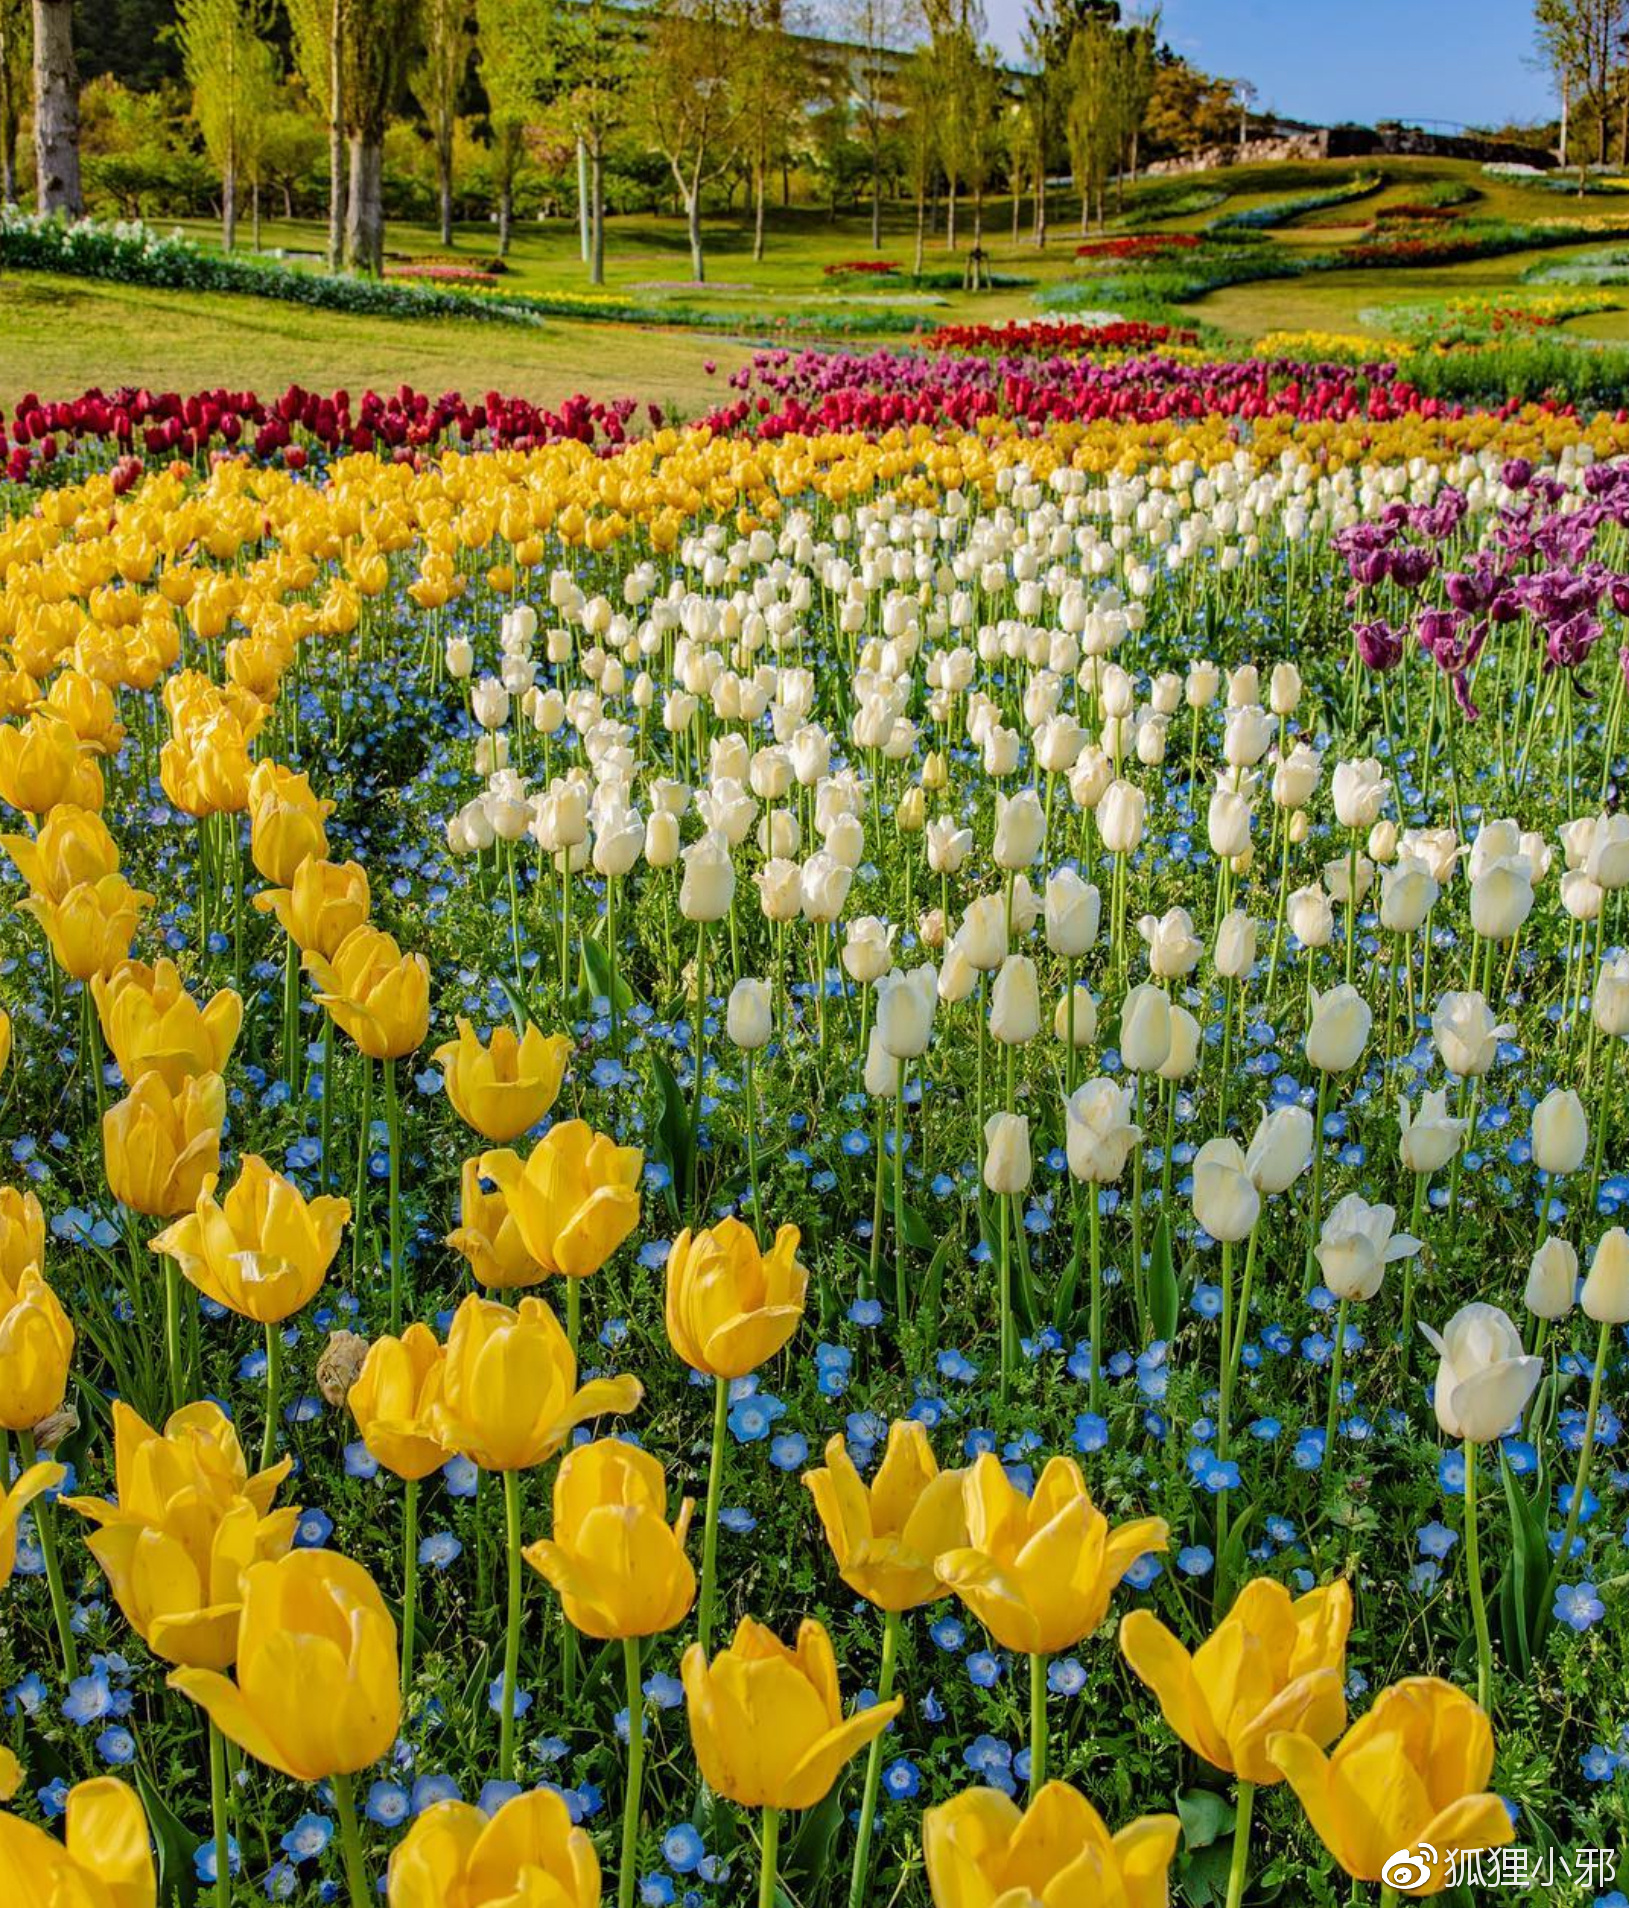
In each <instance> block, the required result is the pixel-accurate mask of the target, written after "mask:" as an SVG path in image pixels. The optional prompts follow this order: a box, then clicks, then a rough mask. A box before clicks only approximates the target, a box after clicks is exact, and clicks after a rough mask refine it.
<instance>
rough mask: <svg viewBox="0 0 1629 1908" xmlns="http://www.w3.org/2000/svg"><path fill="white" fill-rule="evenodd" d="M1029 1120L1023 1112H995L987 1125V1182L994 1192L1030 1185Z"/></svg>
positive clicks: (1012, 1190) (1013, 1191)
mask: <svg viewBox="0 0 1629 1908" xmlns="http://www.w3.org/2000/svg"><path fill="white" fill-rule="evenodd" d="M1029 1180H1030V1158H1029V1121H1028V1119H1027V1118H1025V1116H1024V1115H1023V1114H1022V1113H992V1114H991V1115H990V1117H989V1119H987V1120H986V1121H985V1123H984V1183H985V1185H986V1186H987V1187H988V1188H989V1189H990V1191H991V1192H993V1193H1021V1192H1024V1191H1025V1190H1026V1189H1027V1188H1028V1186H1029Z"/></svg>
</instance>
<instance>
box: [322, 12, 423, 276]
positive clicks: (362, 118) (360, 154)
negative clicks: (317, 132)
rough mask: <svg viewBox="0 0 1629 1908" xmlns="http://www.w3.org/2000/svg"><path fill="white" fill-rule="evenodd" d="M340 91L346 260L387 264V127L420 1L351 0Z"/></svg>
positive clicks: (355, 267)
mask: <svg viewBox="0 0 1629 1908" xmlns="http://www.w3.org/2000/svg"><path fill="white" fill-rule="evenodd" d="M346 13H347V22H346V32H345V36H344V42H345V43H344V49H343V52H344V64H343V72H342V75H341V83H340V93H341V97H342V99H343V100H344V107H345V136H346V141H347V143H348V146H349V148H350V162H351V163H350V173H349V178H348V180H347V184H346V203H345V264H346V267H347V269H348V270H350V271H360V272H369V273H371V274H373V275H374V276H375V277H377V276H378V275H379V274H380V273H382V272H383V271H384V269H385V200H384V184H385V179H384V171H385V127H386V124H387V123H388V121H389V119H390V114H391V110H392V108H393V107H394V106H395V104H396V98H397V94H398V93H399V92H400V90H401V84H402V75H403V73H404V72H405V71H406V67H407V61H408V56H409V54H410V53H411V51H412V46H413V37H414V28H415V25H416V22H417V15H418V0H349V4H348V6H347V9H346Z"/></svg>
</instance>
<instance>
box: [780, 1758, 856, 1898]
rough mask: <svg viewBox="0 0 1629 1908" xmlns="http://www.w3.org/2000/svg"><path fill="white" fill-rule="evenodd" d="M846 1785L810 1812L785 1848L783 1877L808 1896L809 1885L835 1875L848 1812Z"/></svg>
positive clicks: (803, 1818)
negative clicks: (844, 1822)
mask: <svg viewBox="0 0 1629 1908" xmlns="http://www.w3.org/2000/svg"><path fill="white" fill-rule="evenodd" d="M844 1787H845V1785H844V1784H843V1783H841V1782H839V1783H837V1784H836V1786H835V1787H834V1788H833V1789H832V1791H831V1793H830V1794H829V1795H828V1796H827V1797H826V1799H825V1801H824V1802H821V1803H819V1804H818V1805H817V1806H816V1807H814V1808H812V1809H806V1810H805V1811H804V1813H803V1817H802V1820H801V1821H800V1822H799V1824H798V1830H797V1833H796V1834H795V1835H794V1836H793V1837H792V1838H791V1840H790V1841H789V1842H786V1843H783V1845H782V1848H781V1859H780V1873H781V1875H782V1876H784V1877H785V1879H786V1880H787V1881H788V1882H792V1883H796V1884H797V1885H798V1892H799V1893H800V1894H804V1893H807V1892H808V1886H809V1884H811V1883H813V1882H817V1881H819V1880H820V1879H821V1878H822V1877H823V1876H826V1875H829V1874H831V1873H832V1872H833V1871H834V1869H835V1867H836V1863H837V1856H836V1848H837V1837H838V1835H839V1833H840V1832H841V1830H842V1827H843V1821H844V1817H845V1815H846V1813H847V1811H846V1810H845V1809H844V1807H843V1790H844Z"/></svg>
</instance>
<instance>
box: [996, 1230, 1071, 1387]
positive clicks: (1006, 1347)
mask: <svg viewBox="0 0 1629 1908" xmlns="http://www.w3.org/2000/svg"><path fill="white" fill-rule="evenodd" d="M1007 1220H1008V1209H1007V1199H1006V1195H1005V1194H1002V1195H1001V1196H1000V1197H998V1198H997V1200H996V1268H997V1271H998V1273H999V1275H1000V1281H1001V1404H1002V1408H1003V1409H1005V1408H1006V1406H1007V1405H1008V1403H1009V1402H1010V1401H1011V1399H1012V1367H1013V1343H1012V1336H1013V1333H1012V1269H1011V1267H1010V1266H1009V1264H1008V1262H1007V1261H1008V1250H1007ZM1094 1289H1095V1288H1094ZM1093 1357H1094V1365H1095V1357H1096V1347H1095V1343H1094V1347H1093Z"/></svg>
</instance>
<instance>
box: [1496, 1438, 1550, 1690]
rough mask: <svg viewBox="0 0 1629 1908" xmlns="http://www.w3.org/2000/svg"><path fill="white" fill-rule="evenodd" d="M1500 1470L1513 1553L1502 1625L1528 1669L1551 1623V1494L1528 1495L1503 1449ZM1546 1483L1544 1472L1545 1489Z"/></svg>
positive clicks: (1509, 1646) (1517, 1659)
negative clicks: (1546, 1505) (1547, 1508)
mask: <svg viewBox="0 0 1629 1908" xmlns="http://www.w3.org/2000/svg"><path fill="white" fill-rule="evenodd" d="M1499 1472H1500V1476H1501V1477H1502V1479H1503V1481H1504V1487H1505V1502H1506V1504H1507V1505H1508V1506H1509V1508H1510V1559H1509V1562H1508V1563H1507V1565H1506V1567H1505V1571H1504V1574H1503V1579H1502V1581H1501V1584H1500V1599H1499V1601H1500V1628H1501V1629H1502V1630H1503V1632H1504V1645H1505V1651H1506V1654H1507V1655H1508V1656H1509V1657H1510V1658H1511V1660H1512V1662H1514V1663H1515V1664H1517V1666H1518V1667H1519V1669H1520V1670H1521V1671H1522V1673H1524V1674H1525V1673H1526V1671H1527V1669H1528V1668H1529V1667H1530V1666H1531V1664H1532V1661H1533V1657H1534V1656H1535V1654H1536V1653H1537V1651H1538V1648H1539V1645H1540V1644H1541V1643H1542V1642H1543V1641H1544V1634H1545V1631H1546V1629H1547V1628H1548V1627H1549V1626H1548V1621H1547V1618H1548V1612H1547V1611H1546V1610H1545V1607H1544V1592H1545V1590H1546V1588H1547V1587H1548V1585H1549V1581H1550V1544H1549V1532H1548V1530H1547V1528H1546V1521H1547V1520H1546V1518H1545V1515H1544V1512H1543V1511H1542V1509H1541V1508H1540V1505H1542V1504H1543V1502H1544V1501H1545V1499H1544V1497H1543V1495H1538V1496H1537V1501H1535V1499H1533V1498H1529V1497H1528V1495H1527V1493H1526V1492H1525V1491H1524V1490H1523V1489H1522V1487H1521V1485H1520V1483H1519V1482H1518V1481H1517V1478H1516V1474H1515V1472H1514V1471H1512V1470H1511V1468H1510V1463H1509V1460H1508V1459H1507V1458H1506V1457H1505V1455H1504V1453H1503V1452H1502V1451H1501V1452H1500V1454H1499ZM1544 1489H1545V1486H1544V1480H1543V1476H1542V1473H1541V1475H1540V1479H1539V1493H1543V1492H1544Z"/></svg>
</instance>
